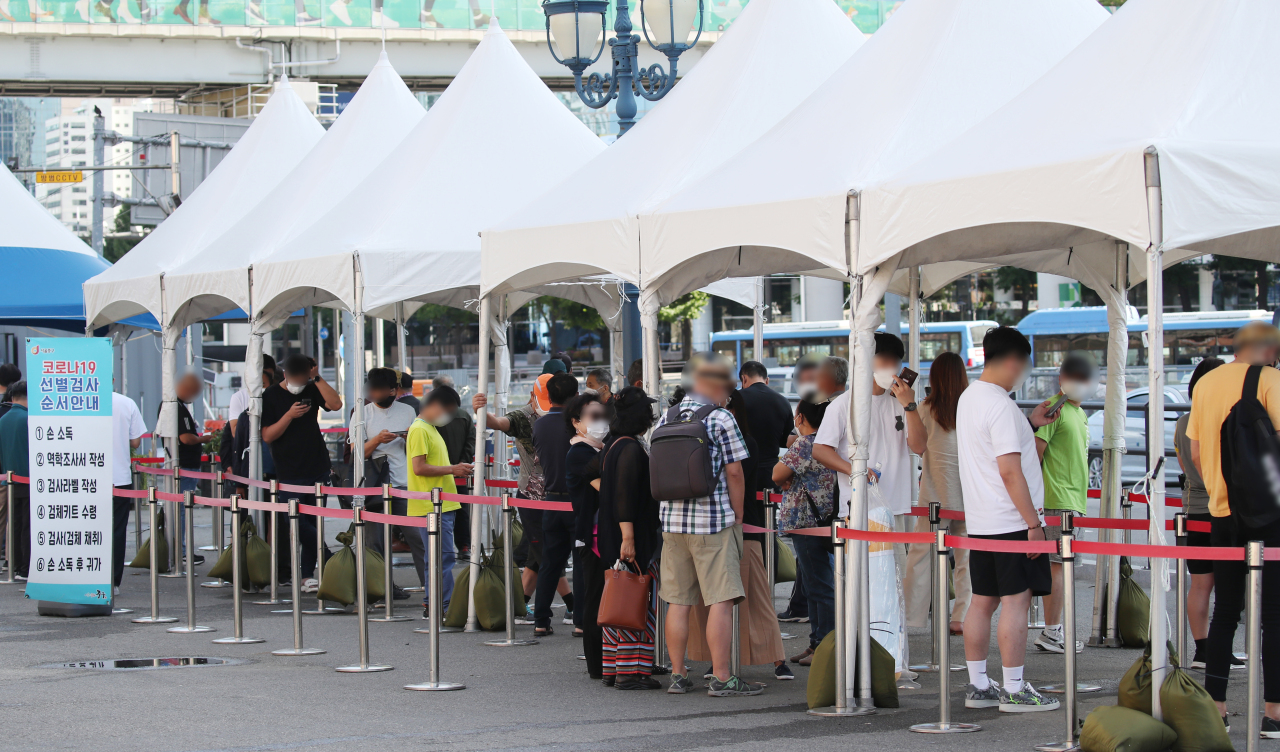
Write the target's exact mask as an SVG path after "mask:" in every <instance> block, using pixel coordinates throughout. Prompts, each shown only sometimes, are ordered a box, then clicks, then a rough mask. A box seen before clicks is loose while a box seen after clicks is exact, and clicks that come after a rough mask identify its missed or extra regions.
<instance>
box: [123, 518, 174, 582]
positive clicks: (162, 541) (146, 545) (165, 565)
mask: <svg viewBox="0 0 1280 752" xmlns="http://www.w3.org/2000/svg"><path fill="white" fill-rule="evenodd" d="M165 532H166V531H165V527H164V507H161V508H159V509H157V510H156V530H153V531H152V533H153V534H152V535H151V536H150V537H149V538H147V539H146V540H145V541H143V542H142V546H141V547H140V548H139V549H138V555H137V556H135V557H133V561H131V562H129V566H131V567H137V568H139V569H150V568H151V541H152V540H153V539H154V540H156V541H158V543H157V544H156V572H157V573H159V574H163V573H165V572H168V571H169V537H168V536H167V535H166V534H165ZM156 533H158V535H157V534H156Z"/></svg>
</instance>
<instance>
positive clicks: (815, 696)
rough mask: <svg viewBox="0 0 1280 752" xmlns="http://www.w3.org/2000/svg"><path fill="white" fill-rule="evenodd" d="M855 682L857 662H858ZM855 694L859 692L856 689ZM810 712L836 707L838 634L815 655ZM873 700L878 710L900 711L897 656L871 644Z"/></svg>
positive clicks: (824, 641)
mask: <svg viewBox="0 0 1280 752" xmlns="http://www.w3.org/2000/svg"><path fill="white" fill-rule="evenodd" d="M854 676H855V679H856V676H857V673H856V662H855V674H854ZM854 691H855V692H856V691H857V687H856V686H855V688H854ZM805 692H806V695H807V699H808V702H809V707H810V708H826V707H830V706H832V705H835V704H836V633H835V630H832V631H830V632H828V633H827V636H826V637H823V638H822V642H820V643H818V647H817V648H816V649H815V650H814V651H813V661H812V663H811V664H810V665H809V684H808V687H806V689H805ZM871 698H872V699H873V700H874V701H875V704H876V707H877V708H896V707H898V676H897V666H896V664H895V663H894V660H893V655H891V654H890V653H889V651H888V650H885V649H884V647H883V646H882V645H881V644H880V643H878V642H876V641H875V639H874V638H873V639H872V640H871Z"/></svg>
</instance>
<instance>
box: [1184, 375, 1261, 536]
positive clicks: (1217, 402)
mask: <svg viewBox="0 0 1280 752" xmlns="http://www.w3.org/2000/svg"><path fill="white" fill-rule="evenodd" d="M1248 370H1249V365H1248V364H1247V363H1228V364H1226V365H1225V366H1219V367H1217V368H1215V369H1213V370H1212V371H1210V372H1209V373H1207V374H1205V375H1204V376H1202V377H1201V378H1200V380H1199V381H1197V382H1196V390H1195V393H1194V394H1193V395H1192V398H1191V421H1190V422H1189V423H1187V438H1189V439H1191V440H1192V441H1197V442H1199V443H1200V469H1201V470H1202V472H1201V473H1200V475H1201V477H1202V478H1203V479H1204V487H1205V489H1207V490H1208V491H1209V514H1211V515H1213V516H1214V517H1230V516H1231V507H1230V506H1229V505H1228V504H1227V482H1226V481H1225V480H1224V479H1223V477H1222V424H1223V423H1224V422H1226V420H1227V414H1228V413H1230V412H1231V408H1233V407H1235V404H1236V403H1237V402H1239V401H1240V392H1241V391H1242V390H1243V389H1244V376H1245V373H1246V372H1247V371H1248ZM1258 401H1259V402H1261V403H1262V407H1263V408H1264V409H1265V410H1266V411H1267V415H1269V416H1271V424H1272V425H1273V426H1280V371H1277V370H1276V369H1274V368H1267V367H1264V368H1263V369H1262V375H1261V376H1260V377H1259V379H1258ZM1189 459H1190V458H1188V460H1189Z"/></svg>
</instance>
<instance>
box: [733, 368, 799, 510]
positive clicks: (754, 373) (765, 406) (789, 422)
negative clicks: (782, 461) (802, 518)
mask: <svg viewBox="0 0 1280 752" xmlns="http://www.w3.org/2000/svg"><path fill="white" fill-rule="evenodd" d="M738 382H739V383H740V384H741V385H742V389H741V392H740V393H741V394H742V400H743V403H744V405H745V409H744V410H743V413H744V416H745V418H746V420H747V421H748V422H749V423H750V424H751V428H752V432H753V433H754V434H755V439H756V441H757V442H758V443H759V444H760V457H759V460H760V462H759V463H758V471H757V477H756V487H757V488H759V489H760V490H761V491H777V490H778V489H777V487H776V486H774V485H773V466H774V464H775V463H776V462H777V459H778V456H779V454H780V453H781V452H782V450H784V449H786V448H787V440H788V439H789V438H790V437H791V432H792V430H793V428H794V426H795V416H794V415H793V414H792V413H791V403H790V402H788V401H787V398H786V397H783V396H782V395H781V394H780V393H778V392H775V391H774V390H773V388H772V387H770V386H769V371H768V369H766V368H765V367H764V364H763V363H759V362H757V361H754V360H748V361H747V362H746V363H743V364H742V368H739V369H738ZM741 422H742V421H739V423H741Z"/></svg>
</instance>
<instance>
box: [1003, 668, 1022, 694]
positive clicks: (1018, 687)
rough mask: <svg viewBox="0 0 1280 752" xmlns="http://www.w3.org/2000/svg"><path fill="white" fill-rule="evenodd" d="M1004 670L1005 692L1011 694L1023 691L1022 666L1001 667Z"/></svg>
mask: <svg viewBox="0 0 1280 752" xmlns="http://www.w3.org/2000/svg"><path fill="white" fill-rule="evenodd" d="M1001 668H1002V669H1004V691H1006V692H1008V693H1009V694H1014V693H1015V692H1020V691H1022V666H1001Z"/></svg>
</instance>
